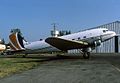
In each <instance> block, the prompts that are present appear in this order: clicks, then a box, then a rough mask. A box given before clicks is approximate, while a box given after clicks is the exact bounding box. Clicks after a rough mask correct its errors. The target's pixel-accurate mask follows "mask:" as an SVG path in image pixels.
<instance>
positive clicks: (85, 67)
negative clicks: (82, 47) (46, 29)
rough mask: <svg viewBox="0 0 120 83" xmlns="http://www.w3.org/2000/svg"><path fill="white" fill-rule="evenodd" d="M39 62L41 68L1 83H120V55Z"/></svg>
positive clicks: (96, 55) (50, 58) (58, 58)
mask: <svg viewBox="0 0 120 83" xmlns="http://www.w3.org/2000/svg"><path fill="white" fill-rule="evenodd" d="M40 58H43V60H42V64H41V65H40V66H38V67H36V68H35V69H31V70H28V71H25V72H23V73H20V74H15V75H11V76H9V77H5V78H3V79H0V83H120V54H114V53H111V54H110V53H109V54H107V53H106V54H91V58H90V59H83V58H82V56H79V55H75V54H73V55H70V56H68V55H67V56H62V57H56V56H49V57H47V56H45V57H40ZM40 61H41V59H40Z"/></svg>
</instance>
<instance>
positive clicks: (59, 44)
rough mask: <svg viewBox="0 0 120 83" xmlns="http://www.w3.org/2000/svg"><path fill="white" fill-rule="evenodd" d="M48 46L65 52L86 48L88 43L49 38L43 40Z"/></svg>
mask: <svg viewBox="0 0 120 83" xmlns="http://www.w3.org/2000/svg"><path fill="white" fill-rule="evenodd" d="M45 42H47V43H48V44H50V45H52V46H54V47H56V48H58V49H60V50H62V51H67V50H70V49H80V48H85V47H88V43H87V42H84V41H76V40H67V39H62V38H58V37H49V38H47V39H46V40H45Z"/></svg>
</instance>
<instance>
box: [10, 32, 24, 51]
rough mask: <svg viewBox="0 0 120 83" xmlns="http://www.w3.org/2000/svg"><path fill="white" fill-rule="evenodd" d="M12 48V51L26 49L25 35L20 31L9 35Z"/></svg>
mask: <svg viewBox="0 0 120 83" xmlns="http://www.w3.org/2000/svg"><path fill="white" fill-rule="evenodd" d="M9 40H10V48H11V50H12V51H24V50H25V48H24V44H23V37H22V36H21V35H20V34H18V33H12V34H10V35H9Z"/></svg>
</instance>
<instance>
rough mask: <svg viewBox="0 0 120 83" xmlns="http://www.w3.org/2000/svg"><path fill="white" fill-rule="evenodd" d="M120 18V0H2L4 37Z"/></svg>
mask: <svg viewBox="0 0 120 83" xmlns="http://www.w3.org/2000/svg"><path fill="white" fill-rule="evenodd" d="M117 20H118V21H119V20H120V0H0V38H4V39H5V41H6V42H8V41H9V39H8V36H9V34H10V30H11V29H14V28H19V29H21V32H22V33H23V36H24V37H25V39H26V40H28V41H36V40H39V39H41V38H43V39H44V38H46V37H48V36H50V31H51V30H52V29H53V26H52V23H56V26H57V29H58V30H71V31H72V32H77V31H80V30H84V29H88V28H92V27H96V26H99V25H102V24H106V23H109V22H113V21H117Z"/></svg>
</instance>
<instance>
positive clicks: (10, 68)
mask: <svg viewBox="0 0 120 83" xmlns="http://www.w3.org/2000/svg"><path fill="white" fill-rule="evenodd" d="M38 60H40V59H32V58H0V78H3V77H5V76H9V75H11V74H14V73H20V72H23V71H26V70H29V69H32V68H35V67H36V66H38V65H40V62H39V61H38Z"/></svg>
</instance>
